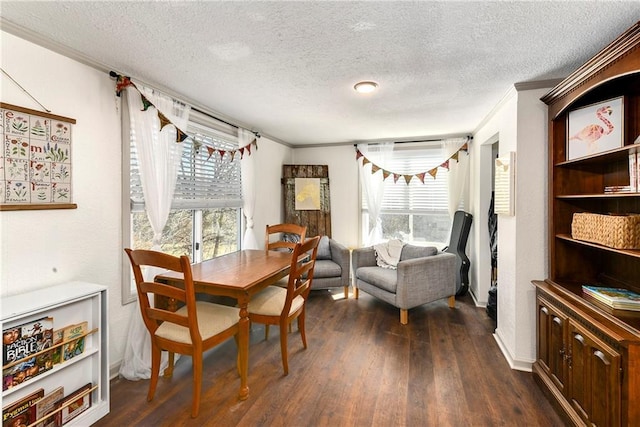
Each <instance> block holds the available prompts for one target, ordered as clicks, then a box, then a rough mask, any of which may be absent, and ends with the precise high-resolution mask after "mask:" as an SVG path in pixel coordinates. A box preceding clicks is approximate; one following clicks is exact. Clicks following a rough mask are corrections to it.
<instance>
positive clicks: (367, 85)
mask: <svg viewBox="0 0 640 427" xmlns="http://www.w3.org/2000/svg"><path fill="white" fill-rule="evenodd" d="M353 88H354V89H355V90H356V92H358V93H371V92H373V91H374V90H376V89H377V88H378V83H376V82H358V83H356V84H355V85H354V86H353Z"/></svg>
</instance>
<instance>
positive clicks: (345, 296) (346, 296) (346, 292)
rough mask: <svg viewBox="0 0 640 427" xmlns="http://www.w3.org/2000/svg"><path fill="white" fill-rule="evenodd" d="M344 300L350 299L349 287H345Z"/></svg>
mask: <svg viewBox="0 0 640 427" xmlns="http://www.w3.org/2000/svg"><path fill="white" fill-rule="evenodd" d="M344 299H349V287H348V286H345V287H344Z"/></svg>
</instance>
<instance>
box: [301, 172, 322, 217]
mask: <svg viewBox="0 0 640 427" xmlns="http://www.w3.org/2000/svg"><path fill="white" fill-rule="evenodd" d="M295 194H296V201H295V209H296V210H297V211H318V210H320V178H296V179H295Z"/></svg>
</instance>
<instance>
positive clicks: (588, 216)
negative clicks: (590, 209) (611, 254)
mask: <svg viewBox="0 0 640 427" xmlns="http://www.w3.org/2000/svg"><path fill="white" fill-rule="evenodd" d="M571 236H572V237H573V238H574V239H577V240H584V241H587V242H592V243H598V244H600V245H604V246H608V247H610V248H615V249H640V215H599V214H592V213H575V214H573V221H572V222H571Z"/></svg>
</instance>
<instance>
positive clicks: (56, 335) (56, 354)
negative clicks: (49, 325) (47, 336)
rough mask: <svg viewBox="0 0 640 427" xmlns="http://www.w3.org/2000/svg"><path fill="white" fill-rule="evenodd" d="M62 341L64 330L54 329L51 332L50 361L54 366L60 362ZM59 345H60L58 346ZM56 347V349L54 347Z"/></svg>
mask: <svg viewBox="0 0 640 427" xmlns="http://www.w3.org/2000/svg"><path fill="white" fill-rule="evenodd" d="M62 341H64V329H56V330H55V331H53V345H54V348H53V353H52V354H51V360H52V361H53V364H54V365H57V364H58V363H60V362H62ZM58 344H60V345H58ZM56 345H58V346H57V347H55V346H56Z"/></svg>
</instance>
